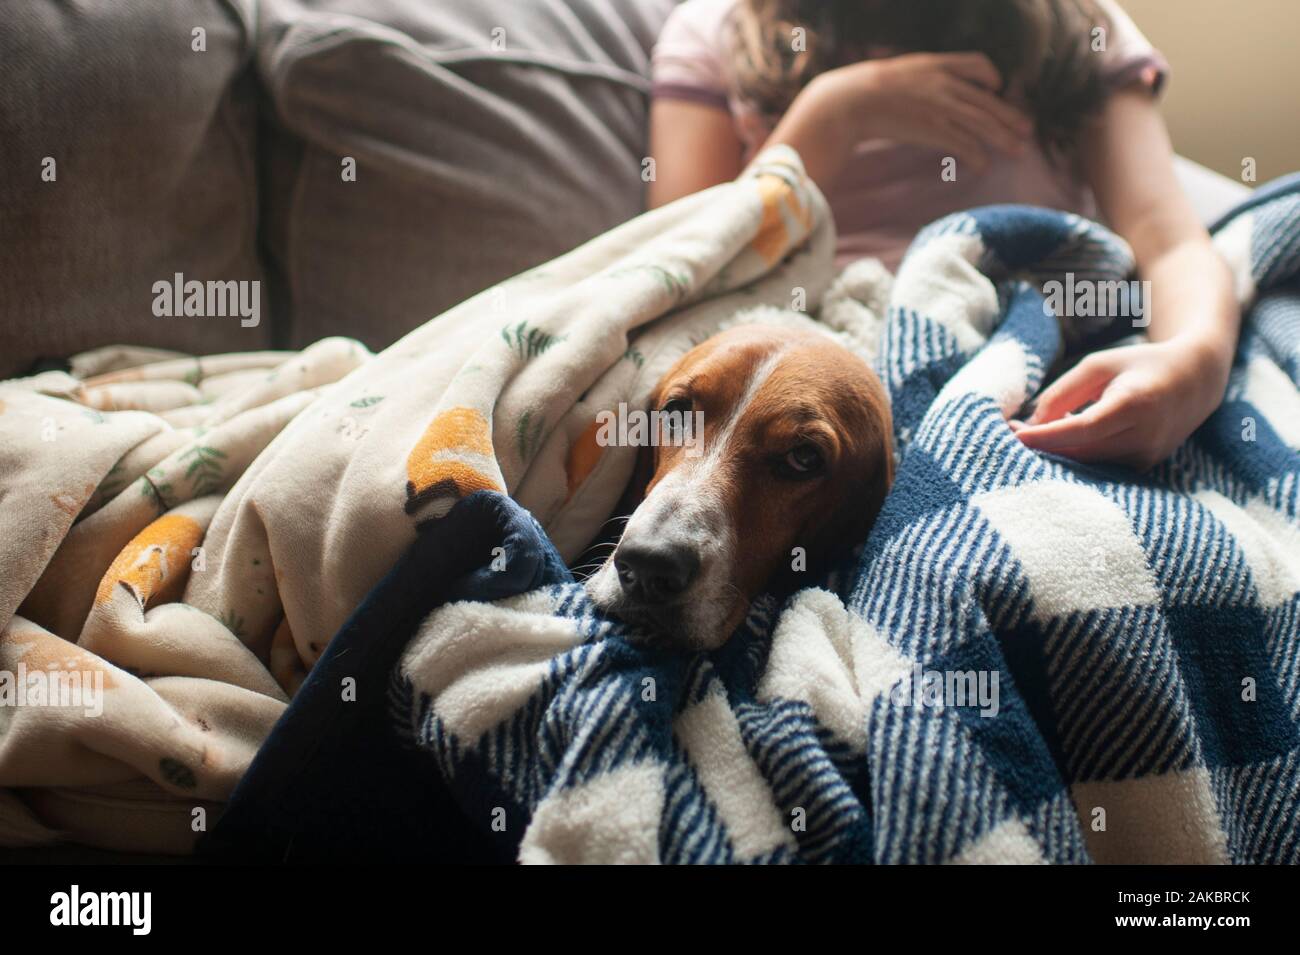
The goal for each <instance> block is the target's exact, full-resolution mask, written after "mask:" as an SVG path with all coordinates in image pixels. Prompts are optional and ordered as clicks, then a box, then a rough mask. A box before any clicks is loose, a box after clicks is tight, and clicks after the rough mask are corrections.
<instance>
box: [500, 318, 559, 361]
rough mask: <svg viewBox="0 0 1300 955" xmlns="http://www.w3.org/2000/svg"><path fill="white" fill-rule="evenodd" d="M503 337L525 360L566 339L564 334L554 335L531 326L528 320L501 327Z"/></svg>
mask: <svg viewBox="0 0 1300 955" xmlns="http://www.w3.org/2000/svg"><path fill="white" fill-rule="evenodd" d="M501 337H502V338H504V339H505V342H506V344H507V345H509V346H510V347H511V348H513V349H514V351H515V354H516V355H518V356H519V357H520V359H522V360H523V361H529V360H531V359H533V358H536V357H537V356H538V355H540V354H542V353H543V352H544V351H546V350H547V349H549V348H551V347H552V346H554V345H558V344H559V343H560V342H562V341H564V336H562V335H552V334H551V333H550V332H547V331H543V330H542V329H540V328H536V327H531V328H530V327H529V325H528V322H526V321H525V322H520V323H519V324H518V325H514V326H511V325H507V326H506V327H505V328H503V329H501Z"/></svg>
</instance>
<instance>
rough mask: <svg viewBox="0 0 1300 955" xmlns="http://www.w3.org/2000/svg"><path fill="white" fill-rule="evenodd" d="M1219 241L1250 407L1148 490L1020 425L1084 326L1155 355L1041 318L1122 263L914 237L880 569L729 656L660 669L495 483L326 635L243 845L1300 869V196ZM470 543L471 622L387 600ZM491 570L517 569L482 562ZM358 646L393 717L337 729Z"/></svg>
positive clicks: (980, 216)
mask: <svg viewBox="0 0 1300 955" xmlns="http://www.w3.org/2000/svg"><path fill="white" fill-rule="evenodd" d="M1215 241H1216V243H1217V245H1218V247H1219V249H1220V250H1221V251H1222V253H1223V254H1224V256H1225V258H1226V259H1227V260H1228V261H1229V263H1230V264H1231V266H1232V268H1233V270H1234V273H1235V275H1236V277H1237V282H1238V289H1239V292H1240V295H1241V300H1242V302H1243V305H1244V306H1245V307H1246V316H1245V324H1244V328H1243V332H1242V336H1241V342H1240V348H1239V352H1238V356H1237V360H1236V364H1235V366H1234V369H1233V373H1232V378H1231V383H1230V386H1229V389H1228V393H1227V396H1226V398H1225V401H1224V403H1223V405H1222V407H1221V408H1220V409H1219V410H1218V411H1217V412H1216V413H1215V414H1214V415H1213V416H1211V418H1210V419H1209V420H1208V421H1207V422H1206V423H1205V424H1204V425H1203V426H1202V427H1201V428H1200V429H1199V430H1198V431H1197V432H1196V433H1195V434H1194V435H1193V436H1192V437H1191V438H1190V439H1189V440H1188V442H1187V443H1186V444H1185V445H1184V446H1183V447H1182V448H1180V449H1179V450H1178V452H1177V453H1176V454H1175V455H1174V456H1173V457H1172V458H1171V459H1170V460H1169V461H1167V462H1166V463H1164V464H1162V465H1161V466H1160V467H1158V468H1156V469H1155V470H1154V471H1152V472H1150V473H1148V474H1142V475H1139V474H1135V473H1133V472H1131V471H1128V470H1125V469H1122V468H1118V467H1105V466H1090V465H1081V464H1076V463H1073V462H1071V461H1068V460H1065V459H1061V458H1056V457H1052V456H1050V455H1049V456H1045V455H1041V454H1037V453H1035V452H1032V451H1030V450H1029V449H1027V448H1025V447H1024V446H1023V445H1021V444H1020V443H1019V442H1018V441H1017V440H1016V439H1015V437H1014V435H1013V433H1012V432H1011V430H1010V429H1009V428H1008V426H1007V424H1006V419H1007V416H1008V415H1010V414H1013V413H1015V412H1017V411H1018V410H1019V409H1020V408H1021V407H1022V406H1023V405H1024V403H1025V401H1026V400H1027V399H1028V398H1030V397H1031V396H1032V395H1033V394H1034V393H1035V392H1036V391H1037V389H1038V388H1039V387H1040V385H1041V383H1042V381H1043V378H1044V374H1045V371H1046V370H1047V369H1048V367H1049V366H1050V365H1051V363H1052V362H1053V359H1054V357H1055V356H1056V354H1057V352H1058V349H1059V346H1060V340H1061V331H1060V326H1061V324H1064V325H1066V326H1067V328H1068V330H1069V331H1070V332H1071V333H1075V332H1077V333H1080V337H1087V336H1096V335H1105V334H1109V335H1111V337H1114V336H1115V335H1117V334H1119V333H1122V332H1126V331H1127V332H1131V331H1132V325H1131V319H1129V318H1121V317H1118V316H1117V315H1114V314H1111V315H1105V316H1102V317H1101V319H1099V320H1094V319H1088V320H1084V321H1081V322H1079V323H1076V324H1074V326H1073V327H1071V322H1072V319H1071V318H1069V317H1065V318H1061V320H1060V323H1058V320H1057V318H1056V317H1053V316H1052V315H1050V314H1049V313H1048V311H1046V310H1045V308H1044V294H1043V292H1044V289H1045V288H1050V286H1048V285H1047V283H1050V282H1053V281H1061V282H1063V283H1065V282H1069V281H1073V282H1074V283H1075V285H1076V287H1079V285H1078V283H1080V282H1083V281H1088V282H1122V281H1124V280H1126V279H1128V278H1129V276H1130V274H1131V272H1132V267H1133V263H1132V259H1131V255H1130V253H1129V251H1128V249H1127V248H1126V246H1125V245H1124V244H1123V243H1122V242H1121V241H1120V240H1118V239H1117V238H1116V237H1115V236H1113V235H1111V234H1110V233H1108V232H1107V231H1106V230H1104V229H1103V228H1101V227H1100V226H1098V225H1096V224H1093V223H1090V222H1087V221H1083V220H1080V219H1078V218H1075V217H1072V216H1069V215H1065V214H1061V213H1057V212H1051V211H1047V210H1042V209H1031V208H1025V207H997V208H986V209H978V210H973V211H971V212H968V213H963V214H960V215H956V216H952V217H949V218H947V219H944V220H942V221H940V222H937V223H935V224H934V225H933V226H931V227H930V228H928V229H927V230H926V231H925V232H924V233H923V234H922V235H921V236H919V237H918V239H917V241H916V243H915V245H914V246H913V248H912V249H911V251H910V252H909V254H908V257H907V259H906V260H905V262H904V263H903V266H902V268H901V270H900V272H899V274H898V276H897V279H896V281H895V282H894V285H893V288H892V293H891V296H890V304H889V308H888V319H887V325H886V327H885V329H884V334H883V338H882V342H881V349H880V354H879V357H878V368H879V371H880V373H881V375H882V378H883V379H884V380H885V381H886V383H887V385H888V389H889V392H890V395H891V399H892V404H893V411H894V420H895V426H896V434H895V439H896V442H897V451H898V454H899V470H898V476H897V480H896V484H895V486H894V488H893V490H892V492H891V494H890V496H889V499H888V501H887V502H886V505H885V508H884V511H883V512H882V514H881V515H880V518H879V520H878V522H877V523H876V525H875V527H874V528H873V530H872V532H871V534H870V536H869V538H868V539H867V541H866V542H865V544H864V546H863V547H862V548H861V550H860V552H859V553H858V554H856V555H855V556H853V557H852V558H851V559H849V560H847V561H846V562H845V563H844V565H843V566H841V567H839V568H837V569H836V570H834V571H832V572H831V573H830V574H829V575H828V576H826V577H824V578H823V579H819V580H815V581H808V582H807V583H808V586H806V587H803V588H802V589H799V590H797V591H796V592H794V593H793V594H769V595H765V596H764V597H762V598H760V599H759V600H757V601H756V602H755V604H754V605H753V607H752V608H751V611H750V614H749V617H748V619H747V620H746V621H745V623H744V624H743V626H741V627H740V629H739V630H738V632H737V633H736V634H735V635H734V636H733V637H732V639H731V641H730V642H729V643H728V644H727V645H726V646H725V647H724V648H723V649H722V650H720V651H718V652H716V653H712V654H708V655H704V656H694V657H685V656H677V655H671V654H664V653H659V652H653V651H650V650H646V649H642V648H639V647H638V646H636V645H635V643H634V642H633V641H630V640H629V639H628V637H629V634H628V632H627V631H626V630H625V628H624V627H623V625H622V624H621V623H620V622H619V621H618V620H616V619H606V618H604V617H602V616H601V615H600V614H599V613H598V612H597V611H596V610H595V609H594V607H593V606H592V604H591V603H590V602H589V601H588V599H587V597H586V595H585V592H584V591H583V589H582V587H581V586H580V585H579V584H578V583H577V582H575V581H574V579H573V578H572V577H571V576H570V574H569V572H568V571H567V570H566V569H565V568H564V566H563V561H562V560H561V559H560V549H557V547H556V543H555V542H554V541H553V540H550V539H548V538H547V536H546V533H545V532H544V531H543V530H542V528H541V527H540V526H537V525H536V523H535V521H534V519H533V517H532V516H530V515H529V513H528V512H527V510H526V509H525V508H522V507H520V505H519V504H518V503H517V502H515V501H512V500H510V499H509V498H508V497H506V496H504V495H502V494H500V493H498V492H495V491H492V490H490V489H485V490H481V491H480V492H478V493H476V494H474V495H472V496H471V497H469V498H468V499H465V500H463V501H461V502H460V503H459V504H457V505H456V506H455V507H454V508H453V509H452V510H451V512H450V514H449V515H448V519H447V521H446V522H445V523H440V522H437V521H433V522H430V523H428V524H426V525H424V526H423V527H422V528H421V532H420V537H419V540H418V541H417V543H416V545H415V546H414V547H413V548H412V549H411V550H410V551H409V552H408V553H407V555H406V556H405V558H404V559H403V561H402V563H401V564H399V567H398V570H397V571H395V572H394V573H395V575H396V576H395V578H393V579H390V580H387V581H385V582H384V584H382V585H381V586H380V588H377V589H376V591H375V592H374V593H373V594H372V595H371V598H370V600H368V601H367V603H366V605H365V606H363V608H362V610H361V611H360V612H359V613H358V615H357V616H356V617H354V619H353V620H352V621H351V622H350V623H349V625H348V626H347V627H346V628H345V629H344V631H343V632H342V633H341V634H340V637H339V638H338V640H337V641H336V643H335V645H334V646H332V647H331V649H330V655H329V657H328V658H327V661H325V662H326V663H327V664H328V666H326V667H324V668H323V669H320V670H318V671H317V672H314V673H313V674H312V676H311V677H310V679H309V684H308V685H309V686H313V685H314V684H315V682H316V681H317V679H318V678H319V679H320V681H321V683H320V686H319V687H318V690H319V692H317V693H314V694H313V695H312V696H311V697H310V698H308V697H300V699H299V700H298V701H295V703H294V705H293V707H292V708H291V710H290V712H289V715H288V716H287V717H286V719H285V721H284V722H283V723H282V724H281V727H280V728H279V729H278V730H277V731H276V733H275V734H274V735H273V737H272V741H271V744H270V745H271V746H275V745H277V744H278V748H277V749H276V751H275V759H274V760H272V759H269V758H267V759H262V758H259V760H258V761H257V762H256V763H255V765H254V767H253V770H252V772H250V774H249V775H248V777H247V778H246V780H245V786H244V787H243V788H241V791H240V792H239V793H237V795H236V798H235V802H234V805H233V806H232V809H231V812H230V814H229V815H228V816H227V817H226V820H225V822H224V823H223V825H226V824H228V827H227V828H226V829H225V831H224V832H219V833H218V834H219V835H222V836H224V837H225V840H224V841H223V842H220V843H219V845H220V846H221V847H222V848H225V849H230V848H231V847H232V846H234V847H236V848H238V846H239V845H241V844H242V845H244V846H247V845H249V844H251V843H253V842H254V841H255V840H258V839H261V840H266V841H267V844H270V845H273V846H275V847H277V850H283V852H284V854H285V855H286V856H287V857H289V858H293V857H305V858H310V857H312V856H313V855H314V854H318V853H319V854H324V855H328V854H330V853H331V852H341V853H344V854H351V855H356V856H360V857H366V856H367V855H371V856H373V855H384V854H395V855H399V856H402V855H407V854H409V855H413V856H421V855H423V856H424V857H425V858H439V857H443V858H445V857H447V856H448V855H450V856H452V857H455V858H466V857H470V858H481V859H484V858H496V859H516V860H520V861H524V862H880V863H895V862H926V863H932V862H946V863H980V862H1007V863H1009V862H1017V863H1042V862H1050V863H1085V862H1106V863H1111V862H1125V863H1189V862H1190V863H1209V862H1249V863H1258V862H1292V863H1293V862H1296V861H1300V514H1298V513H1297V509H1298V507H1300V430H1298V428H1300V390H1298V389H1297V384H1298V383H1300V179H1291V180H1288V181H1283V182H1280V183H1278V184H1275V185H1273V186H1271V187H1269V188H1265V189H1262V190H1261V191H1260V192H1259V193H1258V194H1257V196H1256V197H1255V198H1254V199H1252V200H1251V201H1250V202H1249V203H1247V204H1246V205H1244V206H1242V207H1241V208H1240V209H1238V210H1237V211H1236V212H1234V213H1233V214H1232V215H1230V216H1229V217H1227V218H1226V219H1225V220H1224V221H1223V222H1221V223H1220V224H1219V225H1218V226H1217V227H1216V229H1215ZM453 547H459V548H462V549H463V552H464V553H465V554H466V557H465V560H464V562H463V565H462V566H460V567H459V568H458V571H457V574H458V575H457V578H456V579H457V581H458V585H457V587H456V588H455V592H454V593H453V592H452V591H450V590H446V589H439V590H437V592H432V593H431V592H430V590H429V589H428V588H425V589H423V590H420V589H419V588H411V587H410V586H409V584H407V585H403V584H402V583H401V581H402V580H414V579H419V578H420V576H421V573H422V570H428V571H430V572H433V571H435V570H437V568H438V567H440V566H441V565H440V564H439V561H441V560H443V559H444V558H443V557H441V556H440V555H443V554H445V553H446V552H447V551H448V550H449V549H451V548H453ZM490 553H496V554H505V555H507V557H508V560H507V563H506V566H505V568H503V570H504V572H503V573H493V571H492V564H491V561H490V560H489V559H487V558H486V557H479V558H477V559H476V558H474V557H473V555H474V554H479V555H486V554H490ZM362 648H368V652H369V654H370V655H369V657H368V660H369V663H368V669H367V673H368V683H369V685H370V694H371V703H370V704H369V706H368V707H363V708H362V709H360V710H358V709H348V708H347V707H346V706H344V705H341V704H339V703H338V702H337V701H336V699H335V697H336V695H337V694H336V692H335V687H336V685H337V682H338V680H339V679H340V678H341V677H342V675H343V674H344V673H345V672H347V671H348V666H349V664H348V663H347V659H348V656H349V655H350V654H352V653H354V652H365V651H362ZM385 670H387V672H388V674H389V680H388V684H387V687H386V691H384V692H380V691H379V687H378V684H380V683H381V680H380V673H381V672H382V671H385ZM322 727H323V728H324V729H323V731H322V732H314V731H318V730H320V729H321V728H322ZM269 749H270V746H269V747H268V750H269ZM345 776H350V777H351V778H350V779H349V780H347V781H344V782H341V783H338V785H340V786H341V789H340V790H331V791H324V790H323V788H322V785H321V781H322V780H332V781H335V782H336V783H337V782H338V781H339V780H341V779H342V778H343V777H345ZM372 778H377V779H382V780H385V781H386V782H387V785H386V786H385V787H383V788H382V789H378V790H377V789H374V788H372V787H370V786H369V785H368V780H370V779H372ZM298 779H306V780H308V781H309V782H308V783H307V784H306V785H299V784H298V782H297V780H298ZM394 786H397V787H400V788H401V789H402V793H403V794H402V796H401V797H399V798H397V799H396V801H393V799H392V798H391V797H390V794H391V792H392V788H393V787H394ZM272 805H285V806H289V807H291V808H290V809H289V810H288V811H277V810H276V809H272V808H269V807H270V806H272ZM449 805H455V806H457V807H459V812H458V813H449V812H448V808H447V807H448V806H449ZM422 807H424V808H422ZM343 830H346V832H347V833H349V835H344V834H341V832H342V831H343ZM404 834H405V835H404Z"/></svg>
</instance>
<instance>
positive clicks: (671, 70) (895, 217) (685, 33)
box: [652, 0, 1169, 269]
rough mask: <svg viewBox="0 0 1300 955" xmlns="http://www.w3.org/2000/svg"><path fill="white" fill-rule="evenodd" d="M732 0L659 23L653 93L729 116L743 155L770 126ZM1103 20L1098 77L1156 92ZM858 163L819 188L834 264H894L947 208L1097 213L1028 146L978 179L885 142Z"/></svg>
mask: <svg viewBox="0 0 1300 955" xmlns="http://www.w3.org/2000/svg"><path fill="white" fill-rule="evenodd" d="M737 2H738V0H686V2H685V3H683V4H681V5H680V6H679V7H677V8H676V9H675V10H674V11H673V13H672V15H671V16H670V17H669V18H668V22H667V23H666V24H665V25H664V29H663V32H662V33H661V34H660V36H659V41H658V43H657V44H656V45H655V50H654V58H653V76H652V79H653V95H654V96H655V97H658V98H664V99H682V100H688V101H691V102H695V103H702V104H704V105H708V106H713V107H716V108H717V109H721V110H725V111H726V112H728V113H729V114H730V115H731V117H732V120H733V122H734V124H735V128H736V132H737V134H738V135H739V137H740V140H741V142H742V144H743V145H744V150H745V152H744V161H745V162H748V161H749V160H750V159H751V158H753V155H754V153H755V152H756V151H757V150H758V149H759V147H761V146H762V144H763V143H764V142H765V141H766V140H767V137H768V136H769V135H770V134H771V132H772V125H773V124H772V123H771V122H770V121H768V120H766V119H765V118H764V117H763V116H761V115H760V114H758V113H757V112H756V111H755V110H754V109H753V108H752V107H750V106H748V105H747V104H746V103H744V102H743V101H741V100H740V99H739V98H738V97H737V96H736V94H735V92H734V84H733V83H732V82H731V76H730V68H729V63H730V58H729V53H728V36H729V27H728V22H727V21H728V19H729V17H730V16H731V13H732V11H733V9H734V8H735V6H736V4H737ZM1099 2H1100V4H1101V6H1102V7H1103V8H1104V9H1105V12H1106V14H1107V15H1108V16H1109V18H1110V21H1111V29H1110V31H1109V34H1108V35H1107V36H1106V38H1105V39H1106V48H1105V50H1104V52H1102V53H1101V54H1100V55H1101V56H1103V57H1104V58H1105V60H1104V66H1103V74H1104V76H1105V79H1106V82H1107V85H1108V87H1109V88H1110V89H1112V90H1116V89H1119V88H1121V87H1123V86H1127V85H1129V84H1131V83H1140V84H1142V85H1143V86H1145V87H1146V88H1148V89H1149V90H1151V92H1152V94H1153V95H1154V94H1157V93H1158V92H1159V91H1160V88H1161V86H1162V85H1163V84H1164V81H1165V78H1166V76H1167V75H1168V73H1169V66H1168V64H1167V63H1166V62H1165V59H1164V57H1162V56H1161V55H1160V53H1159V52H1157V51H1156V50H1155V49H1154V48H1153V47H1152V46H1151V44H1150V43H1149V42H1148V41H1147V39H1146V37H1144V36H1143V35H1142V33H1141V31H1140V30H1139V29H1138V28H1137V26H1136V24H1134V23H1133V21H1132V20H1131V19H1130V18H1129V17H1128V15H1127V14H1126V13H1124V11H1123V10H1122V9H1120V7H1119V6H1118V5H1117V4H1115V3H1114V2H1112V0H1099ZM856 156H857V161H856V162H854V163H852V165H851V166H850V168H849V170H848V171H847V172H846V173H845V174H844V175H843V176H842V177H841V179H840V182H839V183H838V184H837V185H836V187H835V188H834V189H833V190H831V191H830V192H828V193H827V196H826V198H827V200H828V201H829V202H830V205H831V211H832V213H833V215H834V217H835V225H836V229H837V231H838V234H839V242H838V245H837V247H836V265H837V267H838V266H843V265H845V264H847V263H848V262H851V261H853V260H854V259H858V258H862V257H864V256H874V257H877V258H880V259H881V260H883V261H884V263H885V265H886V266H888V267H889V268H890V269H896V268H897V267H898V263H899V262H900V261H902V258H903V253H904V252H906V251H907V247H908V245H910V244H911V241H912V239H913V238H914V237H915V236H916V233H917V232H919V231H920V229H921V228H922V227H923V226H925V225H926V224H928V223H930V222H933V221H934V220H935V219H938V218H941V217H943V216H945V215H947V214H949V213H952V212H957V211H959V210H961V209H969V208H971V207H974V206H984V205H991V204H995V203H1005V202H1015V203H1028V204H1031V205H1039V206H1048V207H1050V208H1054V209H1063V210H1065V211H1067V212H1074V213H1078V214H1079V215H1082V216H1086V217H1088V218H1095V217H1096V215H1097V208H1096V203H1095V202H1094V200H1093V197H1092V193H1091V191H1090V190H1089V189H1088V187H1087V185H1086V184H1085V183H1084V182H1083V181H1082V180H1081V179H1080V178H1079V176H1078V175H1077V173H1075V171H1074V170H1072V169H1070V168H1068V166H1067V165H1066V164H1064V163H1053V162H1051V161H1049V159H1048V157H1047V156H1046V155H1045V154H1044V152H1043V151H1042V150H1041V149H1040V148H1039V147H1038V146H1037V145H1036V144H1034V145H1032V146H1031V148H1029V149H1027V150H1026V151H1025V152H1024V154H1023V155H1021V156H1020V157H1009V156H1003V155H1000V154H996V153H993V154H991V163H990V167H989V169H988V171H987V172H985V173H984V174H982V175H975V174H974V173H971V172H967V171H965V170H962V169H961V168H960V166H958V169H957V175H956V178H955V180H953V181H945V179H944V178H943V177H942V176H941V175H940V171H941V168H942V167H941V163H942V160H943V158H944V153H943V152H942V151H940V150H934V149H927V148H924V147H920V146H908V145H902V144H899V143H893V142H888V141H886V140H872V141H866V142H863V143H860V144H859V145H858V147H857V150H856Z"/></svg>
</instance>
